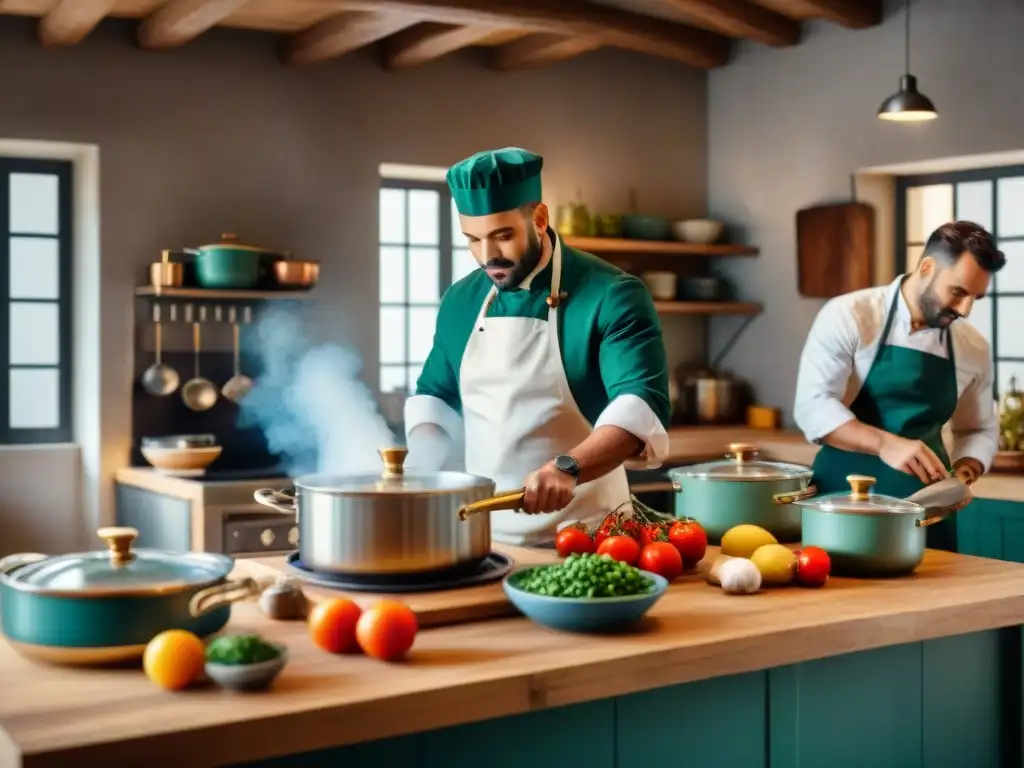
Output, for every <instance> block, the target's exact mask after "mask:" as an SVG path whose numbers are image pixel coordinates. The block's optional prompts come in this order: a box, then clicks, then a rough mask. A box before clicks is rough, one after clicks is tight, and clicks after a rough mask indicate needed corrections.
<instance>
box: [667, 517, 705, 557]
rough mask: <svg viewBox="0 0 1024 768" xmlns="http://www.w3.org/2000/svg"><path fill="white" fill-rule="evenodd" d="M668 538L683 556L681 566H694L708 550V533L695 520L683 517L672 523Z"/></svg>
mask: <svg viewBox="0 0 1024 768" xmlns="http://www.w3.org/2000/svg"><path fill="white" fill-rule="evenodd" d="M668 540H669V541H670V542H671V543H672V546H673V547H675V548H676V549H678V550H679V554H680V555H682V557H683V568H684V569H686V570H689V569H691V568H696V567H697V563H699V562H700V561H701V560H703V559H704V555H705V554H706V553H707V551H708V535H707V533H706V532H705V531H704V529H703V528H702V527H701V525H700V523H698V522H697V521H696V520H691V519H689V518H685V519H683V520H677V521H676V522H674V523H672V527H671V528H669V529H668Z"/></svg>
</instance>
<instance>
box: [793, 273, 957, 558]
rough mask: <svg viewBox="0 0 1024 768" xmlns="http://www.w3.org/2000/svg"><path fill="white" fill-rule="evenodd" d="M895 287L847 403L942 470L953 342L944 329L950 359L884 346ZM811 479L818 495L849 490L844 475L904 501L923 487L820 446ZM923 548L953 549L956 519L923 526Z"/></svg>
mask: <svg viewBox="0 0 1024 768" xmlns="http://www.w3.org/2000/svg"><path fill="white" fill-rule="evenodd" d="M899 290H900V289H899V288H897V293H896V295H895V296H894V297H893V300H892V305H891V306H890V307H889V314H888V315H887V316H886V318H885V328H884V329H883V330H882V336H881V338H880V339H879V341H878V351H877V352H876V353H875V359H874V362H872V364H871V369H870V370H869V371H868V375H867V379H866V380H865V381H864V386H863V387H861V390H860V392H859V393H858V394H857V397H856V398H855V399H854V401H853V403H852V404H851V405H850V410H851V411H852V412H853V415H854V416H856V417H857V419H858V421H861V422H863V423H864V424H868V425H870V426H872V427H877V428H878V429H882V430H885V431H886V432H889V433H891V434H894V435H899V436H900V437H905V438H907V439H910V440H921V441H922V442H924V443H925V445H927V446H928V447H929V448H931V449H932V450H933V451H934V452H935V455H936V456H938V457H939V459H940V460H941V461H942V463H943V465H944V466H945V467H946V469H949V468H950V462H949V455H948V454H947V453H946V448H945V446H943V444H942V427H943V425H945V423H946V422H947V421H949V420H950V419H951V418H952V416H953V411H955V410H956V404H957V399H958V392H957V383H956V362H955V360H954V358H953V339H952V334H951V333H950V332H949V329H946V330H945V334H946V349H947V350H948V354H949V358H948V359H945V358H941V357H939V356H938V355H933V354H930V353H928V352H920V351H918V350H916V349H907V348H906V347H898V346H893V345H891V344H886V341H887V340H888V338H889V332H890V330H891V329H892V323H893V318H894V317H895V316H896V305H897V302H898V301H899V298H900V294H899ZM812 468H813V470H814V480H813V481H812V482H813V483H814V484H815V485H816V486H817V487H818V492H819V493H832V492H834V491H847V490H849V487H850V486H849V483H847V482H846V476H847V475H868V476H870V477H873V478H875V479H876V480H877V481H878V482H877V483H876V484H875V488H874V491H875V493H881V494H885V495H888V496H897V497H900V498H905V497H907V496H910V495H911V494H912V493H915V492H916V491H919V490H920V489H921V488H923V487H924V484H923V483H922V482H921V481H920V480H918V479H917V476H916V475H908V474H907V473H905V472H901V471H899V470H897V469H893V468H892V467H890V466H889V465H888V464H886V463H885V462H884V461H882V460H881V459H880V458H878V457H877V456H872V455H870V454H867V453H858V452H855V451H844V450H841V449H839V448H833V447H832V446H830V445H825V446H822V448H821V449H820V450H819V451H818V454H817V456H815V458H814V465H813V467H812ZM926 542H927V546H928V547H929V548H931V549H942V550H946V551H949V552H955V551H956V545H957V540H956V517H955V516H951V517H950V518H948V519H946V520H943V521H942V522H941V523H937V524H935V525H932V526H929V527H928V528H927V539H926Z"/></svg>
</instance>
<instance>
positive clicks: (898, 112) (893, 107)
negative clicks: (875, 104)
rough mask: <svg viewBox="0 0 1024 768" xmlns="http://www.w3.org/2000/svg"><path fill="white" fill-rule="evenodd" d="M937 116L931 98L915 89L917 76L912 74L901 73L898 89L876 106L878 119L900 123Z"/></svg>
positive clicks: (932, 118) (931, 118) (919, 120)
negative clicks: (880, 104)
mask: <svg viewBox="0 0 1024 768" xmlns="http://www.w3.org/2000/svg"><path fill="white" fill-rule="evenodd" d="M938 116H939V113H938V112H937V111H936V109H935V105H934V104H932V100H931V99H929V98H928V97H927V96H925V95H924V94H923V93H921V92H920V91H918V90H917V78H916V77H914V76H913V75H903V77H901V78H900V89H899V90H898V91H897V92H896V93H894V94H893V95H892V96H890V97H889V98H887V99H886V100H885V101H883V102H882V106H880V107H879V108H878V119H879V120H891V121H893V122H900V123H913V122H921V121H923V120H934V119H935V118H936V117H938Z"/></svg>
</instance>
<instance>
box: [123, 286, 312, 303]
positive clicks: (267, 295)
mask: <svg viewBox="0 0 1024 768" xmlns="http://www.w3.org/2000/svg"><path fill="white" fill-rule="evenodd" d="M312 293H313V291H312V290H308V291H260V290H236V289H217V288H156V287H154V286H152V285H142V286H139V287H138V288H136V289H135V295H136V296H151V297H153V298H163V299H191V300H194V301H204V300H209V301H231V300H232V299H237V300H239V301H256V300H273V299H290V300H293V301H306V300H309V299H311V298H312Z"/></svg>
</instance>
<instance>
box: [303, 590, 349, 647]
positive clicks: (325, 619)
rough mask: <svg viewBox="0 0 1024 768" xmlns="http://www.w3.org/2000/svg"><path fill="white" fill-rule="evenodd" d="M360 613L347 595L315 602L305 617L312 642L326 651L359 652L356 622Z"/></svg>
mask: <svg viewBox="0 0 1024 768" xmlns="http://www.w3.org/2000/svg"><path fill="white" fill-rule="evenodd" d="M360 615H362V610H361V609H360V608H359V606H358V605H356V604H355V603H354V602H353V601H352V600H349V599H348V598H347V597H339V598H334V599H332V600H322V601H320V602H318V603H316V604H315V605H314V606H313V608H312V610H311V611H310V612H309V618H308V619H307V625H308V627H309V636H310V638H312V640H313V644H314V645H316V646H317V647H318V648H320V649H321V650H324V651H327V652H328V653H359V644H358V643H357V642H356V622H358V621H359V617H360Z"/></svg>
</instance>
